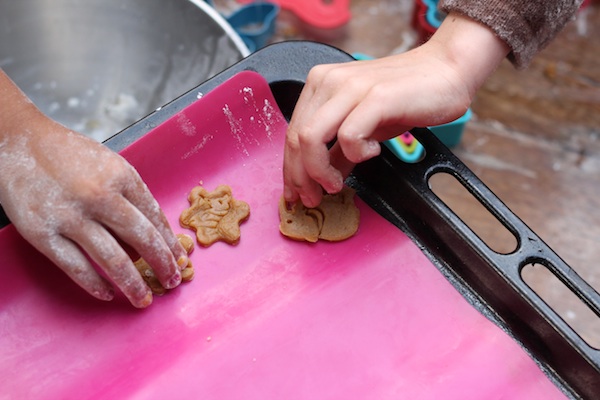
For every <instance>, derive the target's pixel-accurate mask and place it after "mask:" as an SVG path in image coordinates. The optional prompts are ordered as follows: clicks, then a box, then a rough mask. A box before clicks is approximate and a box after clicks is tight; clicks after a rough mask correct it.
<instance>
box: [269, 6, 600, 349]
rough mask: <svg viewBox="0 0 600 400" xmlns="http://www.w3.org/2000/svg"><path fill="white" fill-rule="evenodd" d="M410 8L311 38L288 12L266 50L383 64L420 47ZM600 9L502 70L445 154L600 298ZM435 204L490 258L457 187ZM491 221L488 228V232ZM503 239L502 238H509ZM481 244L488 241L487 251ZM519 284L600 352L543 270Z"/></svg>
mask: <svg viewBox="0 0 600 400" xmlns="http://www.w3.org/2000/svg"><path fill="white" fill-rule="evenodd" d="M413 4H414V1H413V0H353V1H351V3H350V7H351V12H352V19H351V20H350V21H349V23H348V24H347V25H346V26H344V27H343V28H341V29H336V30H315V29H314V28H312V27H308V26H306V25H305V24H302V23H299V21H298V18H296V17H295V16H294V15H292V14H291V13H289V12H282V13H281V14H280V16H279V19H278V28H277V34H276V37H275V38H274V40H273V41H279V40H287V39H312V40H318V41H322V42H325V43H328V44H331V45H334V46H336V47H339V48H341V49H342V50H345V51H347V52H349V53H355V52H360V53H366V54H368V55H370V56H373V57H382V56H385V55H388V54H392V53H399V52H403V51H406V50H407V49H409V48H411V47H413V46H414V45H415V44H416V43H417V42H418V41H419V35H417V33H416V32H415V30H414V28H413V26H412V25H411V17H412V13H413ZM598 37H600V4H598V2H596V3H592V5H591V6H588V7H586V8H585V9H583V10H582V11H581V12H580V13H579V15H578V16H577V18H576V19H575V20H574V21H572V22H571V23H569V24H568V26H567V27H566V28H565V29H564V30H563V31H562V32H561V33H560V34H559V36H558V37H557V38H556V39H555V40H554V41H553V42H552V43H551V44H550V45H549V46H548V47H547V48H546V49H544V50H543V51H542V52H541V53H540V54H538V55H537V57H536V58H535V59H534V61H533V62H532V64H531V65H530V66H529V67H528V68H527V69H526V70H519V71H518V70H516V69H515V68H514V67H513V66H512V65H511V64H510V63H509V62H508V61H505V62H504V63H503V64H502V65H501V66H500V68H499V69H498V70H497V71H496V73H495V74H494V75H493V76H492V77H491V78H490V79H489V80H488V82H487V83H486V84H485V85H484V87H483V88H482V89H481V90H480V92H479V93H478V95H477V97H476V99H475V101H474V102H473V104H472V110H473V113H474V115H473V118H472V120H471V121H470V122H469V123H468V124H467V126H466V129H465V132H464V135H463V137H462V140H461V143H460V144H459V145H458V146H456V147H455V148H453V149H452V150H453V152H454V153H455V154H456V155H457V156H458V157H459V158H460V159H461V160H462V161H463V162H464V163H465V164H466V165H467V166H468V167H469V168H470V169H472V170H473V171H474V172H475V173H476V175H477V176H478V177H479V178H480V179H481V180H482V181H483V182H484V183H485V184H486V185H487V186H488V187H490V188H491V189H492V191H493V192H494V193H495V194H496V195H497V196H498V197H499V198H500V199H501V200H503V202H504V203H505V204H506V205H507V206H508V207H509V208H510V209H511V210H512V211H513V212H514V213H515V214H516V215H517V216H519V217H520V218H521V219H522V220H523V221H524V222H525V223H526V224H527V225H528V226H529V227H530V228H531V229H532V230H533V231H534V232H536V233H537V234H538V235H539V236H540V237H541V238H542V239H543V240H544V241H545V242H546V243H547V244H548V245H549V246H550V247H551V248H552V249H553V250H554V251H555V252H556V253H557V254H558V255H560V256H561V257H562V258H563V259H564V260H565V261H566V262H567V263H568V264H569V265H570V266H571V267H572V268H573V269H574V270H575V271H576V272H577V273H578V274H579V275H581V276H582V277H583V278H584V279H585V280H586V281H587V282H588V283H589V284H590V285H592V286H593V287H594V288H595V289H596V290H597V291H598V290H600V267H599V266H598V265H597V260H599V259H600V140H598V137H599V135H600V42H599V41H598V40H594V38H596V39H597V38H598ZM439 190H440V193H441V196H442V197H443V198H444V200H446V201H447V202H448V203H449V204H451V206H452V207H453V208H454V210H455V211H456V212H457V214H459V215H461V216H462V215H465V220H466V222H467V223H468V224H469V226H470V227H471V228H472V229H473V230H474V231H475V232H477V233H478V234H480V236H481V237H482V238H484V240H485V241H486V242H487V243H488V244H490V246H491V247H492V248H494V247H493V245H492V244H493V243H494V241H496V242H498V241H500V242H501V241H502V240H503V238H505V237H506V236H503V235H502V232H501V230H502V228H500V229H499V228H498V223H497V221H495V220H494V218H490V216H491V215H490V214H487V215H484V214H478V213H473V211H472V207H471V204H472V203H469V201H471V200H472V197H471V196H470V195H469V194H468V193H467V192H466V191H465V190H456V187H450V186H448V187H441V188H440V189H439ZM490 220H492V221H491V222H490ZM509 236H510V235H509ZM488 240H489V241H488ZM524 279H525V280H526V282H527V283H528V284H530V286H532V287H533V288H534V289H535V290H536V292H537V293H538V294H539V295H540V296H541V297H542V298H543V299H544V300H545V301H546V302H547V303H549V304H550V305H551V306H552V307H553V308H554V309H555V310H556V311H557V312H558V313H559V314H560V315H561V317H562V318H563V319H565V320H566V321H567V322H568V323H569V324H570V325H571V326H572V327H573V328H574V329H575V330H576V331H577V332H578V333H579V334H580V335H581V336H582V337H583V338H584V339H585V340H587V341H588V343H589V344H590V345H592V346H594V347H597V348H598V347H600V318H599V317H598V316H596V315H595V314H594V313H593V312H592V311H591V310H590V309H589V308H587V307H586V306H584V305H583V303H582V302H581V301H579V299H577V298H576V297H575V296H574V295H572V294H571V292H570V291H569V290H568V289H566V288H565V287H564V285H562V284H561V283H559V282H558V280H557V279H556V278H555V277H554V276H553V275H552V274H551V273H549V272H547V270H546V269H545V268H544V267H541V266H539V265H538V266H535V267H531V268H527V269H526V270H525V272H524Z"/></svg>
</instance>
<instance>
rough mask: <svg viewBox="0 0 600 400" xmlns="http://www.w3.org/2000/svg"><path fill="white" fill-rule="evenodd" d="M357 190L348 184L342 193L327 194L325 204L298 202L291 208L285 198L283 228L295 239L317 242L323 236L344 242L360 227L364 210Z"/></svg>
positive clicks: (283, 232)
mask: <svg viewBox="0 0 600 400" xmlns="http://www.w3.org/2000/svg"><path fill="white" fill-rule="evenodd" d="M355 193H356V192H355V191H354V189H352V188H350V187H348V186H345V187H344V188H343V189H342V191H341V192H339V193H336V194H326V195H325V196H323V200H322V201H321V204H319V206H317V207H315V208H306V207H304V205H303V204H302V202H300V201H298V202H297V203H296V204H294V205H293V206H292V208H291V209H290V210H288V209H287V207H286V202H285V199H284V198H283V197H281V200H280V201H279V219H280V224H279V230H280V231H281V233H282V234H283V235H285V236H287V237H289V238H291V239H295V240H305V241H308V242H313V243H314V242H316V241H317V240H319V239H323V240H328V241H332V242H335V241H340V240H344V239H348V238H349V237H351V236H353V235H354V234H355V233H356V231H357V230H358V225H359V222H360V212H359V210H358V208H357V207H356V205H355V204H354V195H355Z"/></svg>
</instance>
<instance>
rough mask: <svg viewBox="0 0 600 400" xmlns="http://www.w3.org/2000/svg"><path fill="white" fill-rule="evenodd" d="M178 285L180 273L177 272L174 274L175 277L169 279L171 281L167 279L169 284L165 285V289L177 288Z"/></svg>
mask: <svg viewBox="0 0 600 400" xmlns="http://www.w3.org/2000/svg"><path fill="white" fill-rule="evenodd" d="M180 283H181V273H180V272H179V271H177V272H176V273H175V275H173V276H172V277H171V279H169V282H168V283H167V289H173V288H175V287H177V286H179V284H180Z"/></svg>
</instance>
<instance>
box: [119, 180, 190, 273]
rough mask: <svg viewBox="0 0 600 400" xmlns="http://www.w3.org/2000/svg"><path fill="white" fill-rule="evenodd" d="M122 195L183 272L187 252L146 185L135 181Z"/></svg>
mask: <svg viewBox="0 0 600 400" xmlns="http://www.w3.org/2000/svg"><path fill="white" fill-rule="evenodd" d="M123 195H124V196H125V198H126V199H127V200H129V202H130V203H131V204H132V205H133V206H134V207H136V208H137V209H138V210H140V212H141V213H142V214H143V215H144V216H145V217H146V218H147V220H148V221H149V222H150V223H151V224H152V226H153V227H154V228H155V229H156V230H157V231H158V233H159V234H160V236H161V237H162V239H163V240H164V242H165V244H166V246H167V247H168V249H169V250H170V252H171V254H172V255H173V257H174V259H175V261H176V263H177V265H178V267H179V269H180V270H183V269H184V268H185V267H186V266H187V265H188V262H189V259H188V255H187V252H186V251H185V249H184V248H183V246H182V245H181V243H179V240H177V236H176V235H175V233H174V232H173V230H172V229H171V226H170V225H169V222H168V221H167V217H166V216H165V214H164V212H163V211H162V209H161V208H160V205H159V204H158V201H156V199H155V198H154V197H153V196H152V194H151V193H150V190H149V189H148V187H147V186H146V184H145V183H144V182H143V181H142V180H141V178H140V179H138V180H137V182H136V185H132V186H128V187H127V188H126V189H125V191H124V193H123ZM151 258H152V257H151ZM146 261H148V262H150V260H149V259H146ZM157 262H158V260H157ZM150 265H152V264H150Z"/></svg>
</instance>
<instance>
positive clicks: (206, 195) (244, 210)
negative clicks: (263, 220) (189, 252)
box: [179, 185, 250, 247]
mask: <svg viewBox="0 0 600 400" xmlns="http://www.w3.org/2000/svg"><path fill="white" fill-rule="evenodd" d="M188 201H189V202H190V207H189V208H187V209H185V210H184V211H183V212H182V213H181V215H180V217H179V223H180V224H181V226H183V227H184V228H190V229H193V230H195V231H196V239H197V240H198V243H200V244H201V245H202V246H205V247H207V246H210V245H211V244H213V243H215V242H216V241H218V240H222V241H224V242H226V243H229V244H235V243H237V242H238V241H239V240H240V236H241V232H240V224H241V223H242V222H243V221H245V220H246V219H248V216H249V215H250V206H249V205H248V203H246V202H244V201H241V200H236V199H234V198H233V195H232V194H231V188H230V187H229V186H227V185H219V186H218V187H217V188H216V189H215V190H214V191H212V192H209V191H208V190H206V189H204V188H203V187H202V186H196V187H195V188H193V189H192V191H191V192H190V194H189V196H188Z"/></svg>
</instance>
